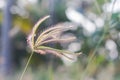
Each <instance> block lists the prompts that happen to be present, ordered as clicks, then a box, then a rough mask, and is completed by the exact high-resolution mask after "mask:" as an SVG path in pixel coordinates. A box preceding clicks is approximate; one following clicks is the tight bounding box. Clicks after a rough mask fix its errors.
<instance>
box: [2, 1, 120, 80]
mask: <svg viewBox="0 0 120 80" xmlns="http://www.w3.org/2000/svg"><path fill="white" fill-rule="evenodd" d="M119 4H120V0H0V80H18V78H19V76H20V75H21V74H22V71H23V69H24V67H25V65H26V63H27V60H28V58H29V56H30V54H31V50H30V49H29V47H28V44H27V41H26V38H27V36H28V35H29V33H30V32H31V30H32V27H33V26H34V24H35V23H36V22H37V21H38V20H39V18H42V17H44V16H46V15H50V16H51V17H50V19H48V20H47V21H45V22H44V23H43V24H42V25H41V26H40V31H44V30H45V29H46V28H48V27H50V26H51V25H55V24H58V23H60V24H61V26H64V27H66V26H74V27H72V28H71V29H70V30H69V31H67V32H65V34H64V35H63V36H62V37H64V38H66V37H69V36H75V37H77V40H75V41H73V42H71V43H66V44H65V43H64V44H62V43H56V44H53V43H51V44H48V45H49V46H51V47H54V48H58V49H64V50H69V51H71V52H82V54H81V55H80V56H78V57H77V58H76V61H70V60H67V59H65V58H58V57H56V56H54V55H52V54H47V55H41V54H37V53H34V55H33V57H32V59H31V61H30V64H29V66H28V68H27V71H26V73H25V74H24V77H23V80H120V63H119V61H120V56H119V55H120V5H119ZM7 78H8V79H7Z"/></svg>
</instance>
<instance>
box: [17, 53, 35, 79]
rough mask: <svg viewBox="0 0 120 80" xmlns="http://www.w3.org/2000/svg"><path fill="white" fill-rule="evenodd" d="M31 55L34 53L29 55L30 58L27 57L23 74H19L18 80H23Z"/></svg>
mask: <svg viewBox="0 0 120 80" xmlns="http://www.w3.org/2000/svg"><path fill="white" fill-rule="evenodd" d="M33 54H34V52H33V51H32V53H31V55H30V57H29V59H28V61H27V63H26V65H25V68H24V70H23V72H22V74H21V76H20V78H19V79H18V80H22V79H23V76H24V74H25V72H26V70H27V67H28V65H29V63H30V60H31V58H32V56H33Z"/></svg>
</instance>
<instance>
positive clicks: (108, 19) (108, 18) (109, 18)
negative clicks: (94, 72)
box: [81, 0, 116, 80]
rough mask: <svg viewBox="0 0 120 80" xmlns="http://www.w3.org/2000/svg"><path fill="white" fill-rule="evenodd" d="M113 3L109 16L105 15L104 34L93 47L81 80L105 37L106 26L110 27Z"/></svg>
mask: <svg viewBox="0 0 120 80" xmlns="http://www.w3.org/2000/svg"><path fill="white" fill-rule="evenodd" d="M115 3H116V0H115V1H114V3H113V5H112V10H111V13H110V15H107V24H106V27H104V33H103V34H102V36H101V38H100V40H99V42H98V44H97V45H96V47H95V49H94V51H93V54H92V55H91V56H90V58H89V60H88V64H87V66H86V68H85V70H84V72H83V75H81V80H83V78H84V76H85V74H86V72H87V70H88V68H89V65H90V62H92V60H93V58H94V56H95V53H96V52H97V49H98V47H99V45H100V44H101V42H102V40H103V39H104V37H105V35H106V32H107V31H108V26H110V24H109V21H110V20H111V17H112V12H113V8H114V5H115Z"/></svg>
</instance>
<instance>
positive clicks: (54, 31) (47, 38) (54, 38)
mask: <svg viewBox="0 0 120 80" xmlns="http://www.w3.org/2000/svg"><path fill="white" fill-rule="evenodd" d="M49 17H50V16H46V17H44V18H42V19H40V20H39V21H38V22H37V23H36V24H35V26H34V27H33V29H32V32H31V34H30V35H29V36H28V38H27V42H28V44H29V47H30V48H31V49H32V51H33V52H37V53H40V54H46V53H52V54H54V55H57V56H59V57H62V56H64V57H66V58H69V59H72V58H71V57H68V56H66V55H65V54H70V55H76V56H77V55H79V54H80V53H78V54H73V53H72V52H70V51H66V50H59V49H55V48H51V47H48V46H44V44H47V43H51V42H65V43H66V42H71V41H73V40H75V39H76V38H75V37H69V38H66V39H62V38H60V35H61V34H62V33H63V32H64V31H67V30H69V29H70V28H71V27H72V26H66V27H64V26H62V25H60V24H58V25H56V26H54V27H50V28H48V29H46V30H44V31H43V32H42V33H41V34H39V36H36V31H37V29H38V27H39V25H40V24H41V23H42V22H43V21H45V20H46V19H48V18H49ZM35 37H36V38H35Z"/></svg>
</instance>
